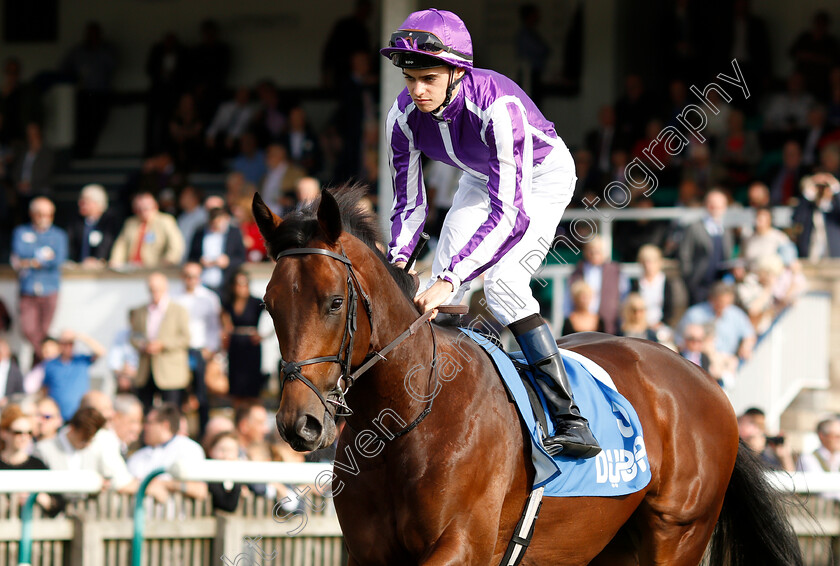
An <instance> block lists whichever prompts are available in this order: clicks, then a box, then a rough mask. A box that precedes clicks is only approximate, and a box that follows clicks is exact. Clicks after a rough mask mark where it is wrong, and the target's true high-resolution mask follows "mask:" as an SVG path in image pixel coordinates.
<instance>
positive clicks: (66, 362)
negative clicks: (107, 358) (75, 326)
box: [42, 330, 105, 421]
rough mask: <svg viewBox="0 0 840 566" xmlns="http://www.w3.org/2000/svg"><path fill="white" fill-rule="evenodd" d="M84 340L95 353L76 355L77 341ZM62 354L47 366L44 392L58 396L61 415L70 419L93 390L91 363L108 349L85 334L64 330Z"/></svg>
mask: <svg viewBox="0 0 840 566" xmlns="http://www.w3.org/2000/svg"><path fill="white" fill-rule="evenodd" d="M77 339H78V340H79V341H81V342H83V343H84V344H85V345H86V346H87V347H88V348H89V349H90V351H91V354H88V355H83V354H75V353H74V351H73V348H74V347H75V345H76V340H77ZM58 345H59V346H60V347H61V354H60V355H59V356H58V357H57V358H54V359H52V360H50V361H48V362H47V363H46V364H45V365H44V383H43V385H42V388H43V390H44V392H45V393H46V394H47V395H49V396H50V397H52V398H53V399H55V402H56V403H57V404H58V407H59V409H60V410H61V417H62V418H63V419H64V420H65V421H69V420H70V418H71V417H72V416H73V413H75V412H76V410H77V409H78V408H79V403H80V401H81V400H82V396H83V395H84V394H85V393H87V392H88V390H89V389H90V366H91V365H93V362H95V361H96V360H97V358H100V357H102V356H104V355H105V348H104V347H103V346H102V344H100V343H99V342H97V341H96V340H94V339H93V338H91V337H90V336H88V335H86V334H82V333H76V332H74V331H72V330H64V331H62V332H61V335H60V336H59V338H58Z"/></svg>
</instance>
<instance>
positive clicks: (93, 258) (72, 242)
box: [67, 185, 120, 267]
mask: <svg viewBox="0 0 840 566" xmlns="http://www.w3.org/2000/svg"><path fill="white" fill-rule="evenodd" d="M119 231H120V226H119V224H118V220H117V218H116V217H115V216H114V215H113V214H111V213H110V212H109V211H108V194H107V193H106V192H105V187H103V186H102V185H85V186H84V188H82V192H81V194H80V195H79V216H78V217H76V218H75V219H74V220H73V222H72V223H71V224H70V226H69V228H68V229H67V238H68V241H69V246H70V259H71V260H72V261H75V262H77V263H80V264H82V265H83V266H84V267H102V266H104V265H105V263H106V262H107V261H108V258H109V257H111V248H112V247H113V246H114V240H116V239H117V235H118V234H119Z"/></svg>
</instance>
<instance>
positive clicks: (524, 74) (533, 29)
mask: <svg viewBox="0 0 840 566" xmlns="http://www.w3.org/2000/svg"><path fill="white" fill-rule="evenodd" d="M519 21H520V23H521V24H522V26H521V27H520V28H519V31H518V32H517V33H516V59H517V60H518V62H519V67H520V76H519V81H517V82H518V83H519V84H520V85H523V87H524V90H525V91H526V92H527V93H528V96H530V97H531V100H533V101H534V104H536V105H537V106H538V107H539V106H540V103H541V98H542V94H543V86H542V82H543V72H544V71H545V65H546V60H547V59H548V56H549V55H550V54H551V47H549V45H548V43H547V42H546V41H545V40H544V39H543V38H542V37H540V32H539V30H538V29H537V28H538V26H539V23H540V9H539V7H538V6H537V5H536V4H524V5H522V6H520V7H519Z"/></svg>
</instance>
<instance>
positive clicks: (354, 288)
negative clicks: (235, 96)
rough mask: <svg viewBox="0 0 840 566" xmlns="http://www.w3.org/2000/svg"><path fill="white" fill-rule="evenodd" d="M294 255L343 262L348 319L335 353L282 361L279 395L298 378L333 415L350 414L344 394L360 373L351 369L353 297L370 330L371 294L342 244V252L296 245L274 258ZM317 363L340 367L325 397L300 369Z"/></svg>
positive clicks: (354, 320) (353, 328) (354, 307)
mask: <svg viewBox="0 0 840 566" xmlns="http://www.w3.org/2000/svg"><path fill="white" fill-rule="evenodd" d="M294 255H324V256H327V257H329V258H332V259H335V260H337V261H340V262H341V263H343V264H344V265H345V267H347V299H346V300H347V321H346V323H345V326H344V335H343V336H342V337H341V346H339V348H338V353H337V354H336V355H334V356H321V357H318V358H310V359H308V360H303V361H301V362H284V364H283V368H282V370H281V371H280V395H281V397H282V395H283V389H284V387H285V385H286V381H294V380H296V379H297V380H299V381H300V382H302V383H303V384H304V385H306V386H307V387H309V388H310V389H311V390H312V391H314V392H315V394H316V395H317V396H318V399H320V400H321V403H323V405H324V408H325V409H326V410H327V412H329V413H331V414H332V415H333V416H334V417H336V416H338V417H348V416H350V415H352V414H353V411H352V410H351V409H350V407H348V406H347V401H346V400H345V398H344V395H345V394H346V393H347V392H348V391H349V390H350V387H352V386H353V382H354V381H355V379H356V378H357V377H358V375H359V373H360V372H356V373H354V374H351V373H350V365H351V358H352V357H353V342H354V339H355V337H356V329H357V327H358V320H357V316H356V315H357V310H358V309H357V302H356V297H357V294H358V295H360V296H361V297H362V304H363V305H364V307H365V312H366V313H367V316H368V321H369V323H370V324H371V331H373V318H371V314H372V313H371V306H370V298H369V297H368V296H367V294H366V293H365V291H364V289H362V287H361V285H359V280H358V279H357V278H356V273H355V272H354V271H353V263H352V262H351V261H350V259H349V258H348V257H347V255H345V253H344V248H342V249H341V254H337V253H335V252H331V251H330V250H325V249H321V248H295V249H291V250H286V251H284V252H281V253H279V254H278V255H277V258H276V260H277V261H280V258H283V257H288V256H294ZM320 363H335V364H338V365H339V366H340V367H341V375H340V376H339V377H338V380H337V381H336V383H335V387H334V388H333V389H332V390H330V391H329V392H327V396H326V397H324V394H323V393H321V391H320V390H319V389H318V388H317V387H316V386H315V384H314V383H312V382H311V381H310V380H309V379H307V378H306V377H304V375H303V373H301V371H300V368H301V367H303V366H307V365H311V364H320ZM342 380H344V383H345V388H344V389H342V388H341V381H342ZM331 405H332V406H333V409H332V410H330V408H331Z"/></svg>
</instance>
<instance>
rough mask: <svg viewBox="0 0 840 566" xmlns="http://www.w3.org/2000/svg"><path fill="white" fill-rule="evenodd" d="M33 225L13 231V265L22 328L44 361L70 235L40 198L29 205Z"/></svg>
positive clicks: (37, 356) (50, 205)
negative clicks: (55, 222) (42, 348)
mask: <svg viewBox="0 0 840 566" xmlns="http://www.w3.org/2000/svg"><path fill="white" fill-rule="evenodd" d="M29 216H30V218H31V219H32V222H31V223H30V224H24V225H22V226H18V227H17V228H15V230H14V232H13V233H12V256H11V263H12V267H13V268H14V270H15V271H17V273H18V282H19V284H20V327H21V332H22V333H23V335H24V337H25V338H26V339H27V341H29V343H30V344H31V345H32V348H33V349H34V350H35V351H34V354H33V365H34V364H37V363H38V362H39V361H41V356H40V351H39V349H38V348H39V346H40V344H41V342H42V341H43V340H44V338H46V336H47V332H48V331H49V328H50V324H52V319H53V315H55V307H56V304H57V303H58V288H59V283H60V282H61V266H62V265H63V264H64V262H65V261H66V260H67V234H66V233H65V232H64V230H62V229H61V228H58V227H57V226H54V225H53V218H54V217H55V205H53V203H52V201H50V200H49V199H47V198H44V197H39V198H36V199H34V200H33V201H32V202H31V203H30V204H29Z"/></svg>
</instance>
